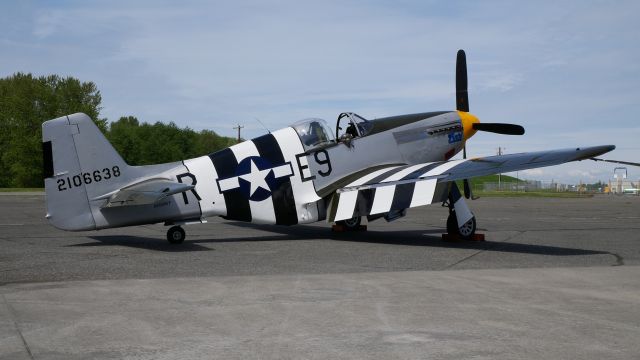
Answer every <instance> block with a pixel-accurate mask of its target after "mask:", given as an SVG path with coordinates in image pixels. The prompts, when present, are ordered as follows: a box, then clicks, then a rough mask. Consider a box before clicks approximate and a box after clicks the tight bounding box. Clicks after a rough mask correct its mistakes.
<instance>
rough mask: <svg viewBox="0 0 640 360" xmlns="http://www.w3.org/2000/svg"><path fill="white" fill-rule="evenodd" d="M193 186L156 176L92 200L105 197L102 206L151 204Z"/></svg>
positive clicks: (190, 188)
mask: <svg viewBox="0 0 640 360" xmlns="http://www.w3.org/2000/svg"><path fill="white" fill-rule="evenodd" d="M194 187H195V186H194V185H187V184H182V183H179V182H175V181H171V180H168V179H157V178H156V179H149V180H144V181H141V182H138V183H135V184H131V185H127V186H125V187H123V188H122V189H120V190H116V191H114V192H111V193H109V194H104V195H101V196H98V197H96V198H94V199H92V200H101V199H107V202H106V203H105V204H104V205H103V206H102V207H117V206H134V205H151V204H155V203H157V202H159V201H161V200H162V199H164V198H166V197H168V196H171V195H174V194H179V193H182V192H185V191H189V190H192V189H193V188H194Z"/></svg>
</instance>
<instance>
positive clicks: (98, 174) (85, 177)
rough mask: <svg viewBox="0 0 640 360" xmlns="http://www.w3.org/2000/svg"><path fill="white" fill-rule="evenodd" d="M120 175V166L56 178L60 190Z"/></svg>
mask: <svg viewBox="0 0 640 360" xmlns="http://www.w3.org/2000/svg"><path fill="white" fill-rule="evenodd" d="M117 177H120V168H119V167H118V166H112V167H106V168H104V169H102V170H94V171H89V172H83V173H80V174H76V175H73V176H67V177H65V178H60V179H58V180H56V183H57V184H58V191H65V190H71V189H73V188H74V187H80V186H82V184H84V185H89V184H91V183H99V182H101V181H106V180H109V179H112V178H117Z"/></svg>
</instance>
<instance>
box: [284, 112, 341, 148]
mask: <svg viewBox="0 0 640 360" xmlns="http://www.w3.org/2000/svg"><path fill="white" fill-rule="evenodd" d="M291 127H292V128H293V129H294V130H295V131H296V132H297V133H298V136H299V137H300V141H302V144H303V145H304V148H305V150H308V149H311V148H315V147H318V146H322V145H326V144H330V143H333V142H335V137H334V136H333V131H332V130H331V128H330V127H329V125H328V124H327V122H326V121H324V120H322V119H317V118H311V119H304V120H300V121H297V122H295V123H293V124H292V125H291Z"/></svg>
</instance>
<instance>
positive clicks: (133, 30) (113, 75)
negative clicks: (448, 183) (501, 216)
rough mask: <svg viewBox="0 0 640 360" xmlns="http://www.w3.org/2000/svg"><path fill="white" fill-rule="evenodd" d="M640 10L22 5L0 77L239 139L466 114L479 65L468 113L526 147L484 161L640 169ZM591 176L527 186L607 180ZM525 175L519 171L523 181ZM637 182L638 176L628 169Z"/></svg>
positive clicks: (561, 169) (116, 113) (7, 15)
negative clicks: (465, 79) (542, 160)
mask: <svg viewBox="0 0 640 360" xmlns="http://www.w3.org/2000/svg"><path fill="white" fill-rule="evenodd" d="M638 14H640V1H557V0H556V1H548V2H545V1H529V2H521V1H426V0H422V1H335V2H331V1H309V2H306V1H290V2H289V1H275V2H272V3H271V4H267V2H244V1H234V2H233V3H231V2H228V3H215V2H210V1H181V2H175V3H174V2H163V1H124V2H119V1H105V2H87V1H57V2H44V1H43V2H35V1H15V2H2V4H0V76H8V75H11V74H13V73H15V72H18V71H21V72H31V73H33V74H36V75H44V74H60V75H71V76H74V77H77V78H79V79H81V80H83V81H93V82H95V83H96V84H97V86H98V88H99V89H100V91H101V93H102V105H103V107H104V108H103V110H102V116H103V117H107V118H108V119H109V120H117V119H118V118H119V117H120V116H126V115H134V116H136V117H138V119H140V120H141V121H146V122H156V121H163V122H169V121H173V122H175V123H176V124H178V125H179V126H189V127H191V128H193V129H196V130H200V129H211V130H214V131H216V132H217V133H219V134H221V135H227V136H234V135H235V132H234V130H232V127H233V126H234V125H235V124H238V123H240V124H242V125H244V126H245V128H244V129H243V137H246V138H250V137H254V136H258V135H261V134H263V133H265V132H266V130H264V128H263V127H262V126H261V125H260V123H259V122H258V121H257V120H256V119H260V121H262V123H264V124H265V125H266V126H267V127H268V128H269V129H271V130H274V129H277V128H281V127H284V126H287V125H288V124H291V123H293V122H295V121H297V120H300V119H303V118H308V117H320V118H324V119H326V120H328V121H329V122H330V123H334V122H335V118H336V116H337V115H338V114H339V113H340V112H342V111H353V112H356V113H358V114H360V115H362V116H364V117H366V118H376V117H383V116H389V115H397V114H406V113H415V112H423V111H435V110H451V109H454V108H455V97H454V91H455V89H454V88H455V82H454V79H455V72H454V70H455V53H456V51H457V49H459V48H463V49H465V50H466V51H467V61H468V68H469V92H470V95H469V96H470V100H469V102H470V107H471V112H472V113H474V114H476V115H477V116H478V117H479V118H480V120H481V121H485V122H514V123H518V124H521V125H523V126H524V127H525V128H526V131H527V133H526V134H525V135H524V136H520V137H509V136H500V135H492V134H487V133H478V134H477V135H476V136H475V137H474V138H473V139H472V140H471V141H470V142H469V143H468V151H469V153H470V154H471V155H473V156H476V155H477V156H480V155H493V154H495V153H496V151H497V148H498V146H502V147H505V148H506V152H508V153H513V152H522V151H534V150H544V149H553V148H567V147H576V146H588V145H600V144H614V145H616V146H617V147H618V148H617V150H615V151H614V152H612V153H610V154H608V155H607V157H608V158H614V159H619V160H628V161H636V162H639V161H640V142H639V141H640V140H639V136H640V121H639V120H638V116H637V113H638V109H637V108H638V106H639V105H640V86H639V84H640V25H639V23H640V22H638V20H637V17H638ZM613 168H614V166H613V165H609V164H603V163H595V162H593V161H589V162H584V161H583V162H581V163H576V164H566V165H562V166H556V167H551V168H545V169H540V170H532V171H530V172H528V173H526V177H528V178H532V179H538V180H551V179H555V180H560V181H564V182H578V181H580V180H583V181H585V182H592V181H596V180H607V179H609V178H610V177H611V174H612V171H613ZM521 175H522V172H521ZM629 175H630V177H632V178H634V179H638V178H640V168H631V167H630V168H629Z"/></svg>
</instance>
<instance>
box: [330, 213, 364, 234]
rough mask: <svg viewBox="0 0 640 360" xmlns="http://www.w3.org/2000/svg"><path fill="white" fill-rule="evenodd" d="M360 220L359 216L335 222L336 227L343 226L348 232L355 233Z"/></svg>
mask: <svg viewBox="0 0 640 360" xmlns="http://www.w3.org/2000/svg"><path fill="white" fill-rule="evenodd" d="M361 222H362V218H361V217H360V216H356V217H353V218H351V219H347V220H341V221H336V225H340V226H344V227H345V228H346V229H347V230H348V231H355V230H358V229H359V228H360V223H361Z"/></svg>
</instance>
